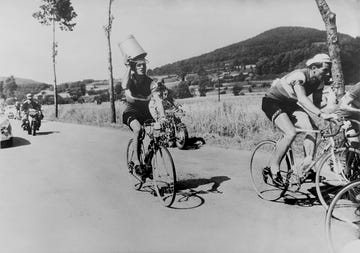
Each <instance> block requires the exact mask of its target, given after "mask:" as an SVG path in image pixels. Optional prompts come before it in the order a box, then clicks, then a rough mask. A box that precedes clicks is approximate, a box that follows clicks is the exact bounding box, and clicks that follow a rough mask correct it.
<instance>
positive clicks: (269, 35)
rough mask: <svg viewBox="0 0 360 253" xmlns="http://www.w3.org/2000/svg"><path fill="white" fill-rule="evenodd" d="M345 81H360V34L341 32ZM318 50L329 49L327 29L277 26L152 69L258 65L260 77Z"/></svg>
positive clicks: (180, 70) (291, 65) (173, 70)
mask: <svg viewBox="0 0 360 253" xmlns="http://www.w3.org/2000/svg"><path fill="white" fill-rule="evenodd" d="M338 37H339V41H340V48H341V57H342V64H343V65H342V66H343V71H344V75H345V79H346V80H345V81H346V82H347V83H348V82H355V81H360V71H359V69H360V37H357V38H353V37H351V36H349V35H345V34H338ZM319 52H328V50H327V45H326V32H325V31H320V30H317V29H313V28H304V27H278V28H275V29H271V30H268V31H266V32H263V33H261V34H259V35H257V36H255V37H253V38H250V39H247V40H245V41H241V42H238V43H235V44H232V45H229V46H226V47H223V48H219V49H216V50H214V51H212V52H209V53H206V54H203V55H200V56H197V57H193V58H189V59H185V60H182V61H178V62H175V63H172V64H167V65H164V66H161V67H158V68H155V69H153V74H154V75H164V74H173V73H178V74H179V73H184V72H185V73H191V72H198V71H199V69H205V70H206V71H207V72H213V71H215V70H216V69H217V68H220V69H221V68H223V67H224V66H225V65H227V66H229V65H230V66H231V65H233V66H234V65H247V64H256V72H257V73H256V74H257V75H258V76H259V77H261V76H263V77H265V76H269V75H279V74H281V73H284V72H289V71H291V70H293V69H294V68H296V67H298V66H300V65H301V64H303V63H304V62H305V61H306V59H308V58H310V57H312V56H313V55H314V54H316V53H319Z"/></svg>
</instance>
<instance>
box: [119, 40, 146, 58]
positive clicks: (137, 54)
mask: <svg viewBox="0 0 360 253" xmlns="http://www.w3.org/2000/svg"><path fill="white" fill-rule="evenodd" d="M119 48H120V51H121V53H122V55H123V57H124V58H125V59H128V58H130V59H131V60H137V59H141V58H145V56H146V55H147V53H146V52H145V50H144V49H143V48H142V47H141V46H140V44H139V43H138V42H137V40H136V39H135V37H134V36H133V35H129V36H128V37H127V38H126V39H125V40H123V41H122V42H120V43H119Z"/></svg>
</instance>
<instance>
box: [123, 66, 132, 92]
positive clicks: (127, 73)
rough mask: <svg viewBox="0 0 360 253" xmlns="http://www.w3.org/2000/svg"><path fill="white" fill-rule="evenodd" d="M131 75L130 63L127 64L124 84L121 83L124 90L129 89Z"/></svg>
mask: <svg viewBox="0 0 360 253" xmlns="http://www.w3.org/2000/svg"><path fill="white" fill-rule="evenodd" d="M130 76H131V68H130V65H126V71H125V75H124V77H123V79H122V84H121V86H122V88H123V89H124V90H126V89H129V82H130Z"/></svg>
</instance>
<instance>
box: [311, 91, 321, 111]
mask: <svg viewBox="0 0 360 253" xmlns="http://www.w3.org/2000/svg"><path fill="white" fill-rule="evenodd" d="M322 94H323V89H319V90H316V91H315V92H314V93H313V94H312V97H313V104H314V105H315V106H316V107H317V108H321V101H322Z"/></svg>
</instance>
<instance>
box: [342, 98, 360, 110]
mask: <svg viewBox="0 0 360 253" xmlns="http://www.w3.org/2000/svg"><path fill="white" fill-rule="evenodd" d="M353 101H354V98H352V97H351V96H349V95H348V94H346V95H345V96H343V97H342V98H341V101H340V108H339V109H340V110H344V111H349V112H360V109H358V108H355V107H352V106H351V103H352V102H353Z"/></svg>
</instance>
